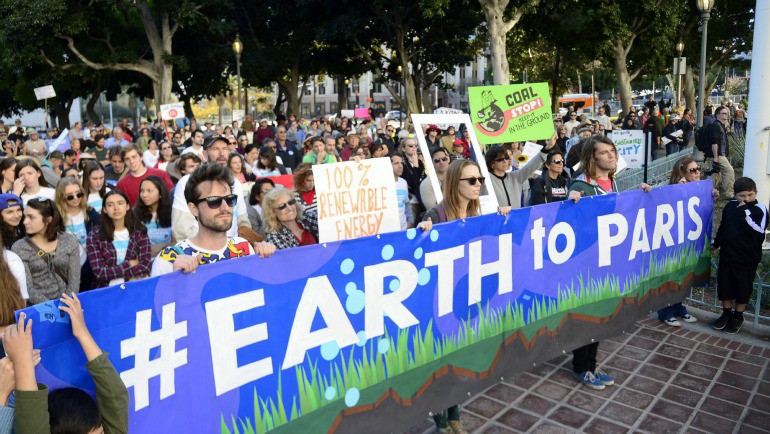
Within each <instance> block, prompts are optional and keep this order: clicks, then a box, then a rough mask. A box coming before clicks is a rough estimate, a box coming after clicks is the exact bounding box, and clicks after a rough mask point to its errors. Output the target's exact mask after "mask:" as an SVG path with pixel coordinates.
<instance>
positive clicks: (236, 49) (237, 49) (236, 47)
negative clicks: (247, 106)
mask: <svg viewBox="0 0 770 434" xmlns="http://www.w3.org/2000/svg"><path fill="white" fill-rule="evenodd" d="M242 52H243V43H241V38H240V35H238V34H236V35H235V41H234V42H233V53H235V69H236V73H237V74H238V110H241V53H242Z"/></svg>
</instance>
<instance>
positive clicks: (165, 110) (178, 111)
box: [160, 102, 184, 121]
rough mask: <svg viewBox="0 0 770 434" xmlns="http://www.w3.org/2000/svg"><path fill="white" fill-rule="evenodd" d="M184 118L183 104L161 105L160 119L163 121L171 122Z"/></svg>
mask: <svg viewBox="0 0 770 434" xmlns="http://www.w3.org/2000/svg"><path fill="white" fill-rule="evenodd" d="M183 117H184V104H183V103H181V102H175V103H173V104H163V105H162V106H160V118H161V119H163V120H164V121H171V120H174V119H177V118H183Z"/></svg>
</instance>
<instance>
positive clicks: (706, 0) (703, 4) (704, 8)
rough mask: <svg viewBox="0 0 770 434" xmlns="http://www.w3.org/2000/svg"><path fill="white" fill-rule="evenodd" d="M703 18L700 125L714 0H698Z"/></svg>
mask: <svg viewBox="0 0 770 434" xmlns="http://www.w3.org/2000/svg"><path fill="white" fill-rule="evenodd" d="M696 3H697V5H698V10H699V11H700V19H701V29H702V32H701V42H700V71H699V72H698V127H701V126H703V107H704V106H705V103H704V101H703V98H705V96H704V93H705V91H706V83H705V81H706V35H707V31H708V22H709V18H710V17H711V8H712V7H714V0H696Z"/></svg>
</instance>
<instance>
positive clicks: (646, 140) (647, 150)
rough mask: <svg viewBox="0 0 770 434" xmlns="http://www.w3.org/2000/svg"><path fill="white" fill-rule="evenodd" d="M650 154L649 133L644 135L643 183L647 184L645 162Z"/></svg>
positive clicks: (646, 162)
mask: <svg viewBox="0 0 770 434" xmlns="http://www.w3.org/2000/svg"><path fill="white" fill-rule="evenodd" d="M649 154H650V133H646V134H645V135H644V183H645V184H647V164H648V161H649Z"/></svg>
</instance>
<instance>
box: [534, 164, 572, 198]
mask: <svg viewBox="0 0 770 434" xmlns="http://www.w3.org/2000/svg"><path fill="white" fill-rule="evenodd" d="M568 186H569V175H567V174H566V173H565V172H564V154H562V153H561V151H559V150H554V151H551V152H549V153H548V157H546V159H545V170H543V174H542V175H540V176H539V177H537V178H535V179H533V180H532V189H531V190H532V196H531V203H530V205H540V204H543V203H549V202H558V201H561V200H566V199H567V190H568Z"/></svg>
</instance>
